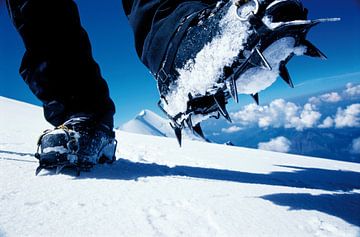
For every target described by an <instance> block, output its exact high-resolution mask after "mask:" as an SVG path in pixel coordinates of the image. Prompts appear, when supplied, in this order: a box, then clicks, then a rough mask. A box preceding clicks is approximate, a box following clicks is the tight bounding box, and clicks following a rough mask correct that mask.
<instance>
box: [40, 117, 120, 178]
mask: <svg viewBox="0 0 360 237" xmlns="http://www.w3.org/2000/svg"><path fill="white" fill-rule="evenodd" d="M116 144H117V142H116V140H115V133H114V132H113V131H112V129H111V128H109V127H107V126H106V125H104V124H99V123H96V122H94V120H93V119H92V118H91V117H90V116H81V117H73V118H71V119H70V120H68V121H66V122H65V123H64V124H63V125H61V126H59V127H57V128H55V129H53V130H47V131H45V132H44V134H43V135H42V136H41V137H40V139H39V142H38V152H37V153H36V158H38V159H39V163H40V164H39V167H38V169H37V170H36V175H37V174H38V173H39V172H40V171H41V170H42V169H56V173H59V172H60V171H61V170H62V169H63V168H65V167H73V168H75V169H76V170H77V172H78V174H79V172H80V171H81V170H89V169H90V168H92V167H93V166H94V165H95V164H97V163H112V162H113V161H115V159H116V158H115V152H116Z"/></svg>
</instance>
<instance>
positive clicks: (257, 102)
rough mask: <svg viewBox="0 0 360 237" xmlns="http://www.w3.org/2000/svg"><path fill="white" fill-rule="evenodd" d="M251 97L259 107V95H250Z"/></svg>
mask: <svg viewBox="0 0 360 237" xmlns="http://www.w3.org/2000/svg"><path fill="white" fill-rule="evenodd" d="M251 97H252V98H253V99H254V100H255V103H256V104H257V105H259V93H256V94H252V95H251Z"/></svg>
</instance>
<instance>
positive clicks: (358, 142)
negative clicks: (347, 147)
mask: <svg viewBox="0 0 360 237" xmlns="http://www.w3.org/2000/svg"><path fill="white" fill-rule="evenodd" d="M351 153H354V154H360V137H359V138H356V139H354V140H353V142H352V147H351Z"/></svg>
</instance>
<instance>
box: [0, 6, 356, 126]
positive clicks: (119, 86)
mask: <svg viewBox="0 0 360 237" xmlns="http://www.w3.org/2000/svg"><path fill="white" fill-rule="evenodd" d="M76 2H77V4H78V6H79V9H80V15H81V20H82V24H83V26H84V28H85V29H86V30H87V31H88V34H89V36H90V40H91V42H92V46H93V53H94V57H95V59H96V61H97V62H98V63H99V64H100V67H101V70H102V73H103V76H104V78H105V79H106V80H107V81H108V84H109V87H110V93H111V96H112V98H113V100H114V102H115V104H116V106H117V113H116V117H115V122H116V124H119V123H124V122H126V121H127V120H129V119H131V118H133V117H134V116H135V115H136V114H137V113H138V112H139V111H140V110H142V109H144V108H148V109H151V110H154V111H155V112H157V113H161V112H160V111H159V110H158V109H157V107H156V103H157V100H158V92H157V90H156V83H155V80H154V79H153V78H152V76H151V75H150V73H149V72H148V70H147V69H146V68H145V67H144V66H143V65H142V64H141V62H140V61H139V59H138V58H137V55H136V53H135V49H134V43H133V36H132V32H131V29H130V27H129V26H128V23H127V20H126V17H125V16H124V13H123V11H122V6H121V1H120V0H116V1H115V0H108V1H106V3H102V2H99V1H86V0H78V1H76ZM303 3H304V5H305V6H307V7H308V9H309V11H310V14H309V17H310V18H323V17H341V18H342V21H341V22H336V23H327V24H322V25H319V26H317V27H316V28H314V29H313V31H312V32H311V33H310V34H309V37H308V38H309V39H310V40H311V41H312V42H313V43H314V44H315V45H317V46H318V47H319V48H320V49H321V50H322V51H323V52H324V53H325V54H326V55H327V56H328V58H329V59H328V60H327V61H321V60H316V59H311V58H307V57H297V58H295V59H294V60H292V61H291V62H290V63H289V70H290V71H291V74H292V76H293V80H294V83H295V89H289V88H288V87H287V86H286V85H285V84H284V83H282V82H281V81H280V80H279V81H278V82H277V83H275V85H273V86H272V87H271V88H270V89H268V90H267V91H265V92H263V93H262V94H261V101H262V103H267V102H270V101H272V100H273V99H275V98H290V97H295V96H302V95H304V94H310V93H316V92H320V91H325V90H330V89H333V88H337V87H340V86H344V85H345V84H346V83H347V82H353V83H356V82H360V45H359V40H360V29H359V27H358V24H359V22H360V3H359V1H357V0H346V1H341V2H339V1H335V0H328V1H313V0H304V1H303ZM23 52H24V48H23V44H22V42H21V39H20V38H19V36H18V35H17V32H16V30H15V29H14V28H13V26H12V25H11V22H10V19H9V17H8V15H7V12H6V11H5V8H4V6H3V4H2V5H1V7H0V95H1V96H6V97H10V98H14V99H18V100H21V101H26V102H30V103H33V104H38V105H40V102H39V101H38V100H37V99H36V98H35V97H34V96H33V95H32V94H31V92H30V91H29V89H28V88H27V86H26V85H25V83H24V82H23V81H22V79H21V78H20V76H19V75H18V67H19V64H20V61H21V56H22V54H23ZM239 98H240V100H241V103H240V104H247V103H250V102H252V101H251V99H250V98H248V97H246V96H240V97H239ZM236 107H237V105H236V106H235V105H234V104H231V105H230V110H231V109H235V108H236Z"/></svg>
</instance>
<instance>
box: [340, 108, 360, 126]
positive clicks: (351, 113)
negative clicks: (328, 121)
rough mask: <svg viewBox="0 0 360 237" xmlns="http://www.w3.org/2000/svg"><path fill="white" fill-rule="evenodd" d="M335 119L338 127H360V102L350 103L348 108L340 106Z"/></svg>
mask: <svg viewBox="0 0 360 237" xmlns="http://www.w3.org/2000/svg"><path fill="white" fill-rule="evenodd" d="M334 121H335V127H336V128H344V127H359V126H360V104H352V105H349V106H348V107H347V108H346V109H342V108H338V110H337V113H336V116H335V119H334Z"/></svg>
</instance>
